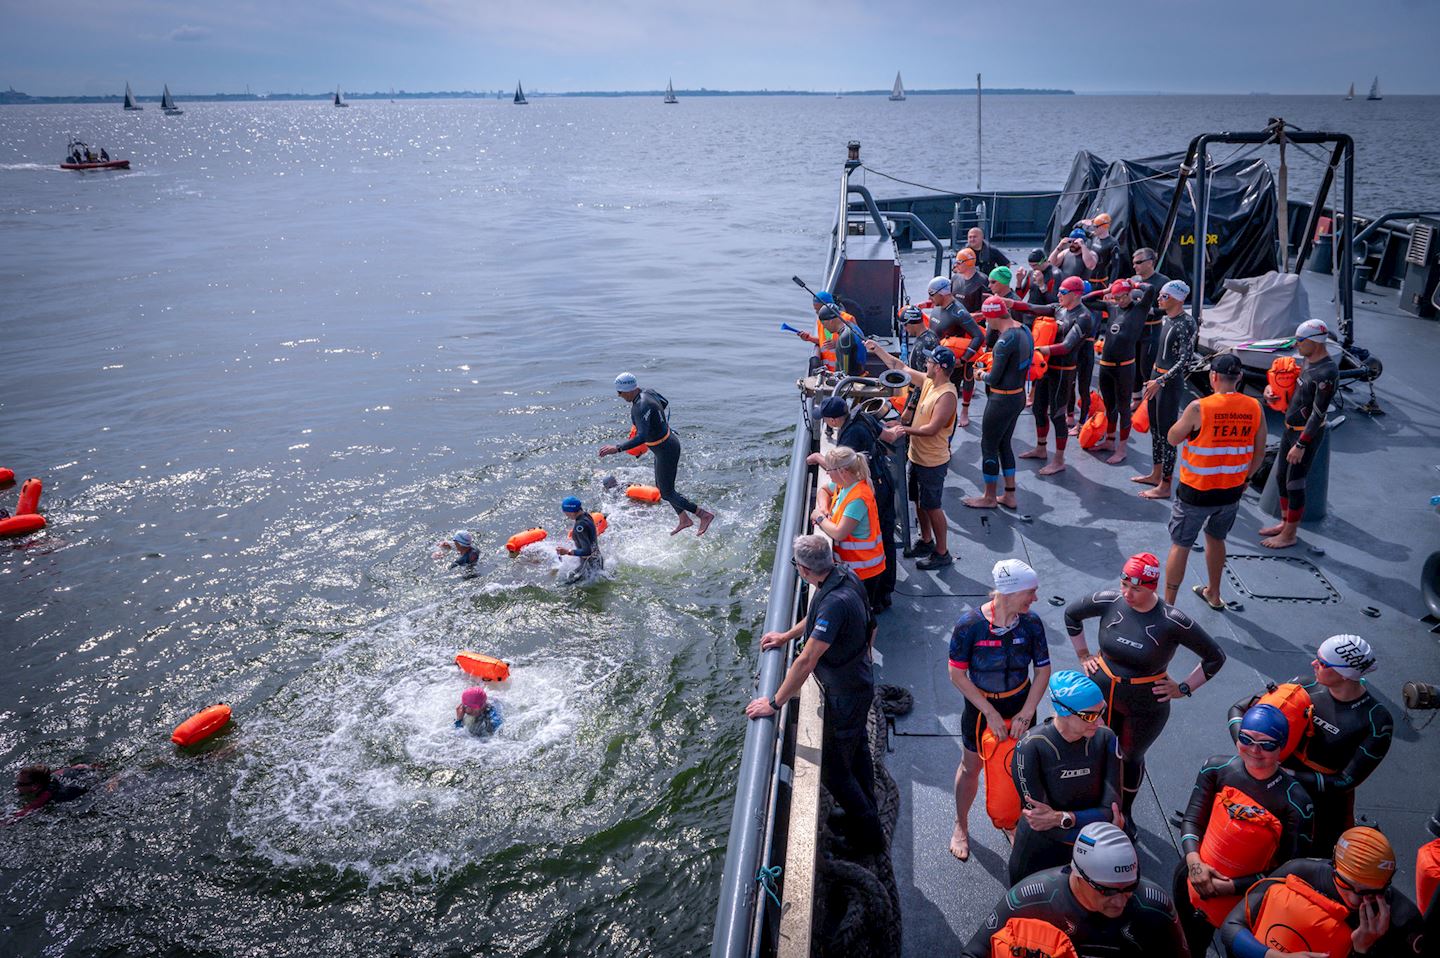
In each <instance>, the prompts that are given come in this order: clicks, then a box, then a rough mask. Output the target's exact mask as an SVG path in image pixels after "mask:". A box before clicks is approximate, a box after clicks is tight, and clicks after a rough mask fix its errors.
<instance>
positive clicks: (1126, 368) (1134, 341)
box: [1095, 279, 1263, 466]
mask: <svg viewBox="0 0 1440 958" xmlns="http://www.w3.org/2000/svg"><path fill="white" fill-rule="evenodd" d="M1109 303H1110V318H1109V321H1108V324H1107V325H1106V326H1105V328H1104V329H1103V330H1102V334H1103V336H1104V344H1103V346H1102V347H1101V353H1100V398H1101V400H1102V401H1103V402H1104V403H1105V422H1106V431H1105V438H1104V439H1103V440H1101V442H1100V444H1099V445H1097V446H1096V447H1095V449H1096V451H1097V452H1099V451H1102V450H1104V451H1108V452H1109V453H1110V458H1108V459H1106V460H1105V461H1106V462H1107V463H1109V464H1110V465H1112V466H1113V465H1116V464H1118V463H1121V462H1124V461H1125V447H1126V444H1127V443H1128V442H1129V441H1130V394H1131V392H1133V390H1134V384H1135V353H1136V350H1137V349H1138V348H1139V346H1140V337H1142V336H1143V335H1144V334H1145V317H1146V315H1147V314H1148V312H1149V310H1148V308H1147V307H1146V306H1145V305H1144V303H1143V302H1142V301H1141V299H1140V294H1139V290H1137V289H1136V288H1135V287H1134V286H1133V285H1132V284H1131V283H1130V281H1129V280H1125V279H1117V280H1116V281H1115V282H1113V283H1111V284H1110V292H1109ZM1262 448H1263V444H1262Z"/></svg>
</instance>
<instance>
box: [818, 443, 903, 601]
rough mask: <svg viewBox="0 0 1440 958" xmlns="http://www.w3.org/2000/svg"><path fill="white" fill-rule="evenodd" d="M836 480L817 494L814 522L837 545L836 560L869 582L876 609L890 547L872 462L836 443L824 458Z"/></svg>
mask: <svg viewBox="0 0 1440 958" xmlns="http://www.w3.org/2000/svg"><path fill="white" fill-rule="evenodd" d="M823 465H824V468H825V471H826V472H827V473H828V474H829V476H830V480H831V481H830V482H828V483H826V484H825V485H823V486H821V487H820V488H819V489H818V490H816V492H815V510H814V512H812V513H811V515H810V521H812V522H813V523H815V528H816V529H818V530H820V531H821V532H823V533H825V534H826V535H827V536H829V537H830V538H831V540H832V541H834V543H835V558H836V559H838V560H839V561H841V562H843V563H845V564H846V565H847V566H849V567H850V570H851V571H852V572H854V573H855V575H856V576H857V577H858V578H859V579H860V581H861V582H862V583H863V584H864V586H865V595H866V598H867V599H868V600H869V605H870V608H871V609H874V608H875V607H876V605H877V603H878V602H879V600H880V599H881V598H883V599H884V600H885V601H886V602H887V603H888V602H889V598H890V597H889V596H888V595H886V596H881V595H880V594H879V592H880V577H881V576H882V575H883V574H884V572H885V545H884V543H883V541H882V539H881V535H880V507H879V504H878V503H876V501H875V487H874V486H872V485H871V484H870V466H869V463H867V462H866V460H865V457H864V456H862V455H860V454H859V453H858V452H856V451H855V450H854V449H852V448H850V447H849V446H835V447H834V448H832V449H831V450H830V451H829V452H828V453H826V454H825V456H824V463H823Z"/></svg>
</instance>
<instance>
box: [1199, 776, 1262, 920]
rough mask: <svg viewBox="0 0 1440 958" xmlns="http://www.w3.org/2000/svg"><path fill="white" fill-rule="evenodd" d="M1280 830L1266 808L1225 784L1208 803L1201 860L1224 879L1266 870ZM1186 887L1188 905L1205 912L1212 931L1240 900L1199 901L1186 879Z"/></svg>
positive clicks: (1222, 897) (1235, 897)
mask: <svg viewBox="0 0 1440 958" xmlns="http://www.w3.org/2000/svg"><path fill="white" fill-rule="evenodd" d="M1283 830H1284V826H1283V825H1281V824H1280V819H1278V818H1276V817H1275V816H1274V815H1272V814H1271V813H1270V811H1269V810H1268V809H1266V808H1265V807H1263V806H1261V805H1259V804H1258V803H1256V801H1255V800H1254V799H1253V798H1251V797H1250V796H1249V795H1246V794H1245V793H1244V792H1242V791H1240V790H1239V789H1238V788H1236V787H1235V786H1233V785H1226V786H1225V787H1224V788H1222V789H1220V791H1219V793H1218V794H1216V796H1215V800H1214V801H1213V802H1212V803H1211V804H1210V819H1209V821H1207V822H1206V823H1205V837H1204V838H1202V839H1201V840H1200V860H1201V861H1202V862H1204V863H1205V864H1207V865H1209V866H1210V867H1211V868H1214V869H1215V870H1216V871H1218V872H1219V873H1220V874H1222V875H1224V876H1225V877H1226V878H1237V877H1239V876H1241V875H1254V874H1255V873H1257V872H1265V871H1269V870H1270V860H1271V859H1272V858H1274V857H1275V850H1276V849H1277V848H1279V847H1280V833H1281V832H1282V831H1283ZM1185 884H1186V887H1188V888H1189V890H1190V904H1192V905H1194V906H1195V907H1196V908H1197V909H1199V910H1200V911H1202V912H1204V914H1205V917H1206V918H1207V919H1208V920H1209V921H1210V924H1211V925H1212V926H1213V927H1215V928H1219V927H1220V926H1221V925H1222V924H1223V923H1224V921H1225V919H1226V917H1227V916H1228V915H1229V914H1230V909H1232V908H1234V907H1235V903H1236V902H1238V901H1239V900H1240V895H1239V894H1236V895H1220V896H1218V897H1215V898H1201V897H1200V895H1199V893H1198V892H1196V891H1195V886H1194V885H1192V884H1190V880H1189V879H1186V881H1185ZM1240 891H1241V893H1243V892H1244V889H1240Z"/></svg>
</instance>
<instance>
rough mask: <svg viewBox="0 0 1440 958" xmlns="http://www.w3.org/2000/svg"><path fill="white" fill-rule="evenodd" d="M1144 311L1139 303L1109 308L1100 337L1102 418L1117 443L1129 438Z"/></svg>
mask: <svg viewBox="0 0 1440 958" xmlns="http://www.w3.org/2000/svg"><path fill="white" fill-rule="evenodd" d="M1147 312H1148V310H1147V309H1146V307H1145V305H1144V304H1143V303H1142V302H1139V301H1136V302H1132V303H1131V304H1130V305H1129V306H1125V307H1123V308H1122V307H1119V306H1112V307H1110V324H1109V325H1108V326H1106V327H1105V329H1104V330H1103V331H1102V334H1103V335H1104V337H1105V345H1104V346H1103V347H1102V351H1101V353H1100V398H1101V399H1103V400H1104V401H1105V418H1106V419H1108V420H1109V421H1110V431H1111V432H1114V431H1116V430H1119V432H1120V441H1121V442H1124V441H1125V440H1126V439H1128V438H1130V394H1131V393H1132V392H1133V391H1134V388H1135V354H1136V351H1137V350H1138V349H1139V348H1140V337H1141V336H1142V335H1144V333H1145V317H1146V314H1147Z"/></svg>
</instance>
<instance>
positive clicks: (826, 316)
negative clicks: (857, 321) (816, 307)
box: [818, 303, 840, 323]
mask: <svg viewBox="0 0 1440 958" xmlns="http://www.w3.org/2000/svg"><path fill="white" fill-rule="evenodd" d="M818 315H819V317H820V321H821V322H822V323H823V322H827V321H829V320H832V319H839V318H840V310H839V308H838V307H836V306H835V305H834V304H832V303H826V304H825V305H824V306H821V307H820V312H819V314H818Z"/></svg>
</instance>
